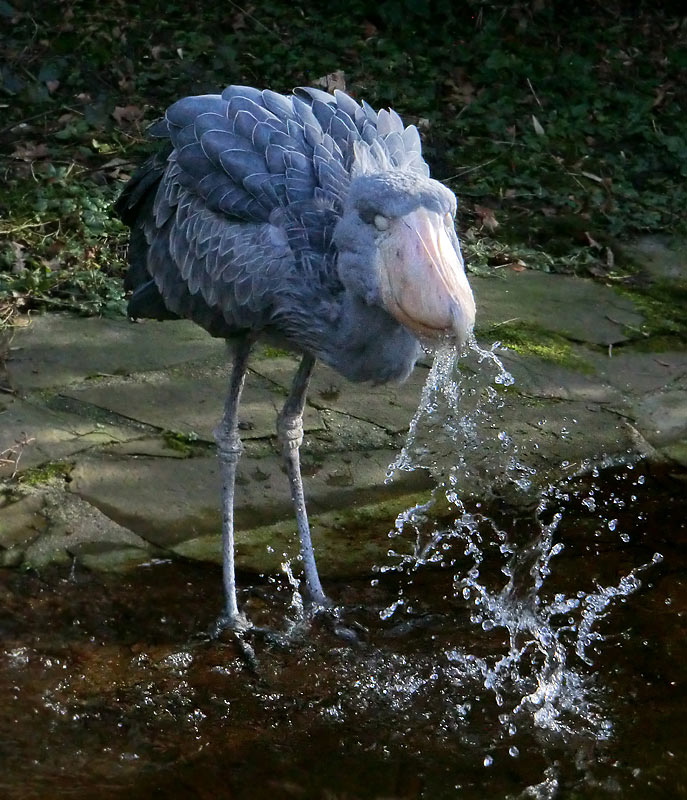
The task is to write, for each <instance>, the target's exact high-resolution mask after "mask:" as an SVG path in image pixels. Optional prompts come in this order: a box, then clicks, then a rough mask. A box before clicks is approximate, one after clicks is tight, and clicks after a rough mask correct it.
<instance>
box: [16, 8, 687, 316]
mask: <svg viewBox="0 0 687 800" xmlns="http://www.w3.org/2000/svg"><path fill="white" fill-rule="evenodd" d="M681 13H682V12H680V10H679V8H678V7H677V6H676V5H675V4H673V6H672V7H671V5H670V4H668V5H667V6H666V5H665V4H658V3H646V2H645V3H639V4H637V3H623V2H617V1H616V2H611V3H610V4H609V3H607V4H603V5H601V4H590V5H589V6H588V7H587V8H586V9H585V11H584V13H580V12H579V10H578V9H577V8H576V7H574V6H564V5H563V4H557V3H553V2H548V1H547V0H544V2H538V3H485V2H479V1H478V0H463V1H462V2H458V3H455V2H448V0H432V1H431V2H428V3H417V2H415V0H385V2H382V3H380V4H376V5H374V6H370V4H368V3H364V2H362V0H351V2H349V3H347V4H346V5H345V7H344V6H341V7H337V6H332V5H331V4H320V3H308V4H303V3H299V2H296V3H293V2H286V0H267V2H260V3H256V4H252V5H250V6H242V5H241V4H237V3H225V2H222V3H217V2H208V3H205V4H203V6H202V9H201V10H198V9H196V8H195V7H192V6H188V5H187V4H183V3H178V2H175V0H171V1H170V2H168V3H166V4H165V7H164V14H160V7H159V5H158V4H155V3H152V2H151V1H150V0H143V1H142V2H141V3H139V4H136V5H135V6H134V5H131V4H125V3H122V2H121V0H103V2H101V3H99V4H97V5H94V4H92V3H87V2H85V0H47V2H45V3H42V4H41V11H40V14H35V13H34V8H33V4H31V3H29V2H28V0H12V2H10V3H3V4H0V17H1V23H2V24H1V25H0V46H1V47H2V51H3V53H4V54H5V61H4V63H3V64H2V65H0V104H1V105H2V106H3V112H4V113H3V126H2V130H0V143H1V144H2V145H3V150H2V153H1V154H0V172H1V177H2V181H3V196H2V199H0V295H3V296H4V297H3V301H2V309H0V311H1V313H0V320H5V324H7V320H8V318H9V317H8V314H10V312H11V310H12V309H15V308H17V307H24V308H26V307H31V306H37V305H39V306H47V307H61V308H64V307H67V308H71V309H76V310H79V311H81V312H84V313H97V314H121V313H122V312H123V309H124V297H123V293H122V289H121V276H122V273H123V270H124V261H125V249H126V232H125V230H124V229H123V227H122V226H121V224H120V223H119V222H118V221H117V220H115V219H114V218H113V217H112V215H111V214H110V211H109V209H110V206H111V203H112V201H113V199H114V198H115V197H116V195H117V193H118V192H119V190H120V188H121V186H122V183H123V181H124V180H125V179H126V177H127V176H128V175H129V174H130V173H131V171H132V169H133V168H134V166H135V165H136V164H137V163H139V162H140V161H141V159H142V158H143V157H144V155H145V154H146V153H147V152H148V151H149V145H148V144H147V143H146V141H145V136H144V131H145V128H146V126H147V124H148V123H150V122H151V121H153V120H154V119H156V118H157V117H158V116H159V115H160V114H161V113H162V112H163V110H164V108H165V107H166V106H167V105H169V104H170V103H171V102H172V101H174V100H175V99H177V98H178V97H180V96H183V95H185V94H190V93H199V92H207V91H213V90H217V89H219V88H221V87H223V86H225V85H226V84H228V83H231V82H233V83H245V84H252V85H258V86H269V87H271V88H273V89H276V90H278V91H288V90H289V89H291V88H292V87H293V86H295V85H300V84H312V83H316V82H318V81H321V82H322V83H323V84H325V85H329V86H331V85H333V84H334V83H335V82H336V81H338V80H340V78H341V75H340V73H343V74H344V75H345V80H346V83H347V87H348V89H349V90H350V91H351V92H352V93H353V94H354V95H355V96H356V97H358V98H360V97H364V98H365V99H366V100H368V101H369V102H370V103H372V104H373V105H377V106H388V105H392V106H393V107H395V108H396V109H397V110H398V111H399V112H400V113H401V114H402V115H403V116H404V117H405V119H406V120H407V121H409V122H414V123H416V124H417V125H418V126H419V127H420V129H421V131H422V135H423V139H424V147H425V153H426V157H427V159H428V161H429V162H430V164H431V166H432V171H433V174H434V175H435V176H436V177H437V178H439V179H442V180H444V181H445V182H447V183H448V185H450V186H451V188H452V189H454V191H455V192H456V193H457V195H458V197H459V198H460V215H459V227H460V233H461V235H462V238H463V241H464V243H465V251H466V255H467V260H468V264H469V267H470V268H471V269H472V270H473V271H477V272H487V273H491V272H492V271H493V270H494V269H498V268H500V267H503V266H506V265H509V264H521V265H523V264H524V265H525V266H527V267H529V268H536V269H544V270H548V271H567V272H574V273H577V274H587V275H593V276H594V277H596V278H598V279H600V280H611V281H615V282H622V281H624V280H625V279H626V278H627V277H628V275H629V273H630V272H631V268H630V265H628V264H626V263H625V262H624V261H623V256H622V250H621V248H620V247H619V246H618V245H617V243H618V242H619V241H624V240H626V239H627V237H628V236H631V235H633V234H636V233H637V232H642V231H674V232H678V233H679V232H680V231H682V232H683V233H684V231H685V208H686V207H687V181H686V180H685V178H686V177H687V137H685V133H684V116H685V107H686V106H687V81H686V80H685V77H687V21H686V20H685V18H684V17H683V16H681ZM439 22H440V24H438V23H439ZM314 32H316V35H313V33H314Z"/></svg>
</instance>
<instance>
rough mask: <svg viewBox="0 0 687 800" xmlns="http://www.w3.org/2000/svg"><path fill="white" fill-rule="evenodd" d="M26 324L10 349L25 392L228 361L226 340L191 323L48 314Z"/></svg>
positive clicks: (15, 378)
mask: <svg viewBox="0 0 687 800" xmlns="http://www.w3.org/2000/svg"><path fill="white" fill-rule="evenodd" d="M26 322H27V320H26V319H25V320H24V321H23V323H22V325H21V327H18V328H17V331H16V334H15V336H14V338H13V341H12V345H11V347H10V352H9V358H8V361H7V370H8V375H9V380H10V384H11V386H12V387H13V388H14V389H15V390H16V391H18V392H20V393H25V392H27V391H30V390H32V389H45V388H50V387H59V386H67V385H69V384H72V383H78V382H80V381H83V380H85V379H86V378H89V377H92V376H97V375H128V374H129V373H131V372H137V371H138V372H141V371H144V370H152V369H160V368H163V367H168V366H173V365H175V364H182V363H184V362H187V361H192V360H204V359H214V360H215V361H216V362H217V363H222V362H223V361H226V360H227V358H226V348H225V345H224V343H223V342H222V341H221V340H218V339H213V338H212V337H211V336H209V335H208V334H207V333H205V331H203V330H202V329H201V328H199V327H198V326H197V325H194V324H193V323H191V322H186V321H182V320H179V321H170V322H165V323H159V322H155V321H154V320H145V321H142V322H137V323H133V322H129V321H128V320H126V319H114V320H113V319H100V318H98V317H88V318H84V317H77V316H74V315H71V314H43V315H35V316H32V317H31V318H30V321H28V324H24V323H26Z"/></svg>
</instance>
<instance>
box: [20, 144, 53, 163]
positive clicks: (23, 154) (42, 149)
mask: <svg viewBox="0 0 687 800" xmlns="http://www.w3.org/2000/svg"><path fill="white" fill-rule="evenodd" d="M12 155H13V156H14V158H20V159H21V160H22V161H33V160H34V159H35V158H45V157H46V156H47V155H49V152H48V146H47V145H46V144H43V143H41V144H34V143H33V142H26V144H17V145H15V146H14V152H13V153H12Z"/></svg>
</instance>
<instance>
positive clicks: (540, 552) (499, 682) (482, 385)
mask: <svg viewBox="0 0 687 800" xmlns="http://www.w3.org/2000/svg"><path fill="white" fill-rule="evenodd" d="M498 346H499V345H498V343H496V344H494V345H493V346H492V347H491V348H490V349H489V350H484V349H482V348H480V347H479V346H478V345H477V343H476V342H475V341H474V339H473V340H472V341H471V342H470V353H469V354H468V360H467V362H466V360H465V359H463V360H462V361H461V362H460V364H458V362H457V354H456V352H455V351H452V350H442V351H439V352H438V353H437V354H436V357H435V360H434V363H433V365H432V368H431V370H430V373H429V375H428V378H427V381H426V383H425V386H424V388H423V391H422V395H421V400H420V405H419V407H418V410H417V412H416V414H415V416H414V417H413V420H412V421H411V425H410V429H409V432H408V436H407V439H406V442H405V445H404V447H403V449H402V451H401V453H400V454H399V456H398V458H397V459H396V461H395V462H394V463H393V464H391V466H390V467H389V470H388V474H387V480H392V479H393V476H394V474H395V473H396V471H398V470H406V471H409V470H413V469H417V468H424V469H427V470H429V471H430V473H431V474H432V476H433V477H434V478H435V482H436V484H437V488H436V489H435V491H434V492H433V494H432V497H431V499H430V500H429V501H428V502H427V503H425V504H421V505H417V506H414V507H413V508H411V509H408V510H407V511H404V512H403V513H402V514H400V515H399V516H398V518H397V520H396V524H395V527H394V530H393V531H391V533H390V534H389V536H390V538H391V539H392V541H394V540H396V539H398V540H399V541H400V542H402V543H403V546H402V547H399V548H397V547H396V546H395V545H394V546H392V547H391V548H390V549H389V551H388V556H389V560H388V562H387V563H385V564H384V565H381V566H380V567H379V568H378V571H379V572H381V573H385V572H396V573H399V574H400V575H401V576H403V580H402V581H401V585H400V586H399V590H398V597H397V598H396V600H395V601H394V602H393V603H391V604H389V605H388V606H387V607H386V608H384V609H383V610H382V611H381V612H380V617H381V618H382V619H383V620H391V619H392V618H393V617H394V616H395V615H399V614H400V613H402V612H405V613H406V614H409V615H410V614H412V609H411V607H410V605H411V604H410V603H409V602H408V597H407V595H408V593H409V591H408V590H409V587H410V586H411V585H412V583H413V580H414V577H415V575H416V573H417V572H418V571H419V570H420V569H423V568H425V567H428V566H430V565H437V564H439V565H441V566H442V567H444V568H454V569H455V568H456V567H457V569H456V571H455V572H454V575H453V592H454V596H455V598H456V599H459V600H460V602H461V603H462V607H463V608H464V610H465V611H466V612H467V615H468V618H469V620H470V622H471V623H472V624H473V625H474V626H479V628H480V629H481V630H482V631H483V632H484V635H485V637H487V636H488V637H491V638H490V639H489V640H488V642H484V643H483V645H485V644H487V645H489V646H490V647H492V649H493V652H491V654H486V655H485V654H484V652H482V651H481V652H480V653H479V654H476V653H472V652H469V650H470V648H469V647H466V648H455V647H454V648H451V649H448V650H447V651H446V652H445V653H444V657H445V658H446V661H447V665H450V667H449V669H453V670H454V673H453V675H454V680H455V681H456V682H457V683H461V682H463V683H464V682H466V681H467V682H468V683H471V684H472V685H473V686H474V687H476V691H477V690H481V689H485V690H487V691H488V692H489V693H490V695H491V696H492V697H493V700H494V703H495V705H496V707H497V710H498V721H499V724H500V733H499V734H498V737H505V738H506V739H507V738H508V737H509V736H512V735H514V733H515V732H516V731H517V730H518V727H519V725H521V724H523V723H526V724H528V725H530V726H532V725H533V726H534V728H535V729H540V730H541V729H544V730H547V731H552V732H556V733H560V734H576V735H580V734H587V735H590V736H592V737H593V738H594V739H597V740H604V739H607V738H608V737H609V736H610V735H611V731H612V723H611V721H610V720H609V719H607V718H606V716H605V715H604V713H603V711H602V704H601V703H600V700H599V692H598V687H597V686H596V685H595V681H594V674H593V672H592V671H591V670H590V669H589V668H590V667H591V666H592V665H593V659H592V656H591V654H590V653H591V651H592V650H593V649H594V648H595V647H596V646H597V645H599V644H600V643H602V642H603V636H602V634H601V633H599V631H598V628H599V624H600V623H601V621H602V620H603V619H604V618H605V617H606V616H607V615H608V613H609V612H610V610H611V609H612V607H613V605H614V604H615V603H616V602H618V601H619V600H622V599H624V598H626V597H628V596H629V595H631V594H633V593H634V592H636V591H637V589H638V588H639V587H640V586H641V577H640V576H641V575H642V574H643V573H644V572H646V571H647V570H648V569H650V568H651V567H653V566H655V565H656V564H658V563H660V561H661V560H662V556H661V554H660V553H655V554H654V555H653V557H652V558H651V560H650V561H648V562H646V563H643V564H641V565H639V566H636V567H635V568H634V569H631V570H630V571H629V572H628V573H627V574H626V575H624V576H622V577H620V579H619V580H618V581H617V582H616V583H610V584H608V585H601V584H600V583H599V582H598V581H597V582H596V583H594V584H593V586H592V587H588V586H585V585H584V584H583V583H582V581H583V580H584V576H580V578H581V580H580V582H579V584H578V586H577V587H576V588H575V590H574V591H569V592H567V593H566V592H556V593H555V594H553V596H552V597H547V596H546V592H545V591H544V589H545V588H547V587H546V584H547V581H549V579H550V577H551V575H552V573H553V572H554V571H555V570H554V567H555V559H556V557H558V556H559V555H560V554H561V553H562V552H563V550H564V548H565V544H564V543H563V542H562V541H557V540H556V536H557V533H558V529H559V526H560V523H561V520H562V519H563V517H564V514H565V513H566V503H567V502H568V501H569V499H570V494H569V492H568V490H567V489H566V488H565V487H561V486H555V485H549V486H546V487H545V488H544V489H541V488H538V487H537V485H536V482H535V481H534V480H533V479H534V478H535V477H536V470H535V469H534V468H533V467H531V466H530V465H528V464H527V463H526V460H525V459H523V458H522V457H521V456H520V452H519V449H518V446H517V443H516V441H515V440H514V437H513V436H511V435H510V434H509V433H508V432H507V431H506V430H498V425H497V424H496V423H495V422H494V418H495V416H496V415H495V414H494V412H495V411H496V410H498V409H500V408H501V407H502V406H503V389H505V388H506V387H508V386H510V385H512V383H513V378H512V376H511V375H510V374H509V373H508V372H507V371H506V370H505V369H504V367H503V365H502V364H501V361H500V360H499V358H498V355H497V353H496V351H497V349H498ZM470 357H472V359H473V361H474V360H475V359H476V360H477V366H480V370H477V369H475V368H473V366H472V364H471V362H470ZM485 366H486V367H489V368H491V372H490V370H485V369H484V367H485ZM458 369H460V372H461V376H460V379H459V380H456V378H455V377H454V376H455V373H456V371H457V370H458ZM493 370H495V371H496V374H495V375H493ZM489 375H491V377H488V376H489ZM494 385H495V386H494ZM429 442H431V443H432V444H431V445H430V444H428V443H429ZM437 443H438V444H437ZM442 443H443V448H442ZM561 466H565V465H561ZM592 474H597V475H598V471H595V473H592ZM540 486H541V482H540ZM593 488H594V487H593ZM593 488H592V491H591V492H590V494H589V495H588V497H586V498H584V499H583V500H582V504H583V505H584V506H585V507H586V508H587V509H589V510H592V511H593V510H594V509H595V508H596V505H597V502H598V499H597V498H595V497H594V491H593ZM509 492H511V496H512V492H515V493H516V494H519V495H520V499H521V500H523V503H522V506H523V507H527V506H529V508H530V510H531V514H532V516H533V518H532V519H531V520H530V523H529V527H530V533H529V535H528V537H527V539H526V540H525V541H522V540H518V537H517V535H516V534H515V533H514V532H513V531H510V530H506V529H504V528H502V527H501V526H499V525H498V524H497V523H496V522H495V521H494V520H493V519H491V518H490V517H489V516H487V515H486V514H484V513H482V512H481V511H479V510H477V509H478V508H480V507H482V506H483V502H480V501H482V500H483V499H484V498H487V499H489V498H494V497H499V496H504V495H508V493H509ZM612 502H613V504H614V506H615V507H616V508H622V507H623V501H622V500H620V499H618V498H617V497H613V498H612ZM447 503H448V507H449V509H450V510H451V513H452V517H453V522H452V523H451V524H450V525H448V526H443V527H441V526H437V525H436V524H432V518H433V516H436V515H437V514H438V513H439V512H440V511H441V509H442V508H443V509H444V510H445V508H446V504H447ZM471 506H475V508H471ZM604 522H605V526H606V528H607V529H608V530H610V531H615V529H616V527H617V519H615V518H613V519H609V520H605V521H604ZM620 539H621V541H626V540H627V537H625V538H624V539H623V538H622V534H621V536H620ZM408 544H411V545H412V548H411V549H410V551H409V550H408ZM456 553H457V554H458V555H456ZM495 559H496V560H497V561H498V566H499V569H498V570H496V569H494V561H495ZM485 562H488V565H487V566H488V568H487V569H485ZM495 574H496V577H494V576H495ZM499 575H500V578H499ZM499 633H500V634H502V635H501V637H500V643H499V644H493V643H492V642H493V641H495V640H496V639H497V638H499V637H498V636H497V634H499ZM516 749H517V748H516ZM511 756H513V757H517V753H516V754H515V755H513V753H511ZM534 789H536V792H535V794H534V795H532V796H541V797H545V796H549V795H548V792H549V790H553V789H555V779H554V778H553V777H551V780H549V779H548V778H547V781H545V782H544V784H542V785H541V786H538V787H533V791H534Z"/></svg>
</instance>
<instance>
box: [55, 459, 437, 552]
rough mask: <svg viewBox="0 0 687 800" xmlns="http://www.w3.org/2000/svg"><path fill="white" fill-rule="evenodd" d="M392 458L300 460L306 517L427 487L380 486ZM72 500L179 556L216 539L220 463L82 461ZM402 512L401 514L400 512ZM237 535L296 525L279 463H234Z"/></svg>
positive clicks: (409, 477)
mask: <svg viewBox="0 0 687 800" xmlns="http://www.w3.org/2000/svg"><path fill="white" fill-rule="evenodd" d="M394 456H395V452H393V451H387V450H381V451H372V452H368V453H351V454H348V455H347V456H346V460H345V461H344V460H342V459H341V457H340V455H338V454H332V455H324V456H322V457H321V458H318V459H317V460H308V458H307V456H306V457H305V458H304V463H303V474H304V482H305V492H306V498H307V500H308V509H309V511H310V512H311V513H313V514H316V513H319V512H322V511H329V510H332V509H337V508H350V507H357V506H360V505H370V504H374V503H378V502H384V501H387V500H389V499H390V498H393V497H397V496H399V495H402V494H405V493H407V492H408V491H409V490H411V489H413V490H414V489H417V490H418V491H419V490H421V489H424V488H428V487H429V482H428V481H429V479H428V476H427V475H426V474H425V473H423V472H422V471H419V472H417V473H406V474H404V475H403V476H402V477H401V478H400V480H399V481H397V482H394V483H393V484H391V485H385V484H384V477H385V475H386V471H387V467H388V465H389V463H390V461H391V460H393V458H394ZM69 489H70V492H73V493H74V494H76V495H78V496H79V497H81V498H82V499H83V500H85V501H87V502H88V503H89V504H91V505H93V506H95V507H97V508H99V509H100V510H101V511H102V512H103V513H104V514H106V515H107V517H109V518H110V519H111V520H115V521H116V522H117V524H119V525H121V526H124V527H125V528H127V529H128V530H131V531H135V532H136V534H138V535H139V536H141V537H143V538H144V539H145V540H146V541H147V542H149V543H151V544H153V545H155V546H157V547H160V548H163V549H172V548H178V546H179V544H180V543H181V542H184V541H186V540H189V539H197V538H199V537H202V536H208V535H209V536H212V537H219V533H220V531H221V517H220V502H219V497H220V488H219V475H218V463H217V459H216V458H215V457H214V456H213V457H200V458H191V459H187V460H185V461H177V460H173V459H159V458H121V459H119V458H109V459H108V458H101V459H95V458H90V459H82V460H81V461H80V462H79V463H78V464H77V465H76V466H75V467H74V469H73V471H72V473H71V482H70V484H69ZM398 510H399V511H400V510H402V509H401V508H399V509H398ZM235 519H236V526H237V529H239V530H243V529H245V530H254V529H256V528H259V527H263V526H266V525H272V524H274V523H275V522H278V521H281V520H288V521H291V522H290V524H293V525H295V521H293V520H294V517H293V508H292V505H291V497H290V494H289V487H288V480H287V478H286V475H285V473H284V468H283V465H282V460H281V457H280V456H277V455H273V456H272V457H269V458H251V457H249V456H244V458H242V459H241V462H240V463H239V471H238V475H237V487H236V498H235Z"/></svg>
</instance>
